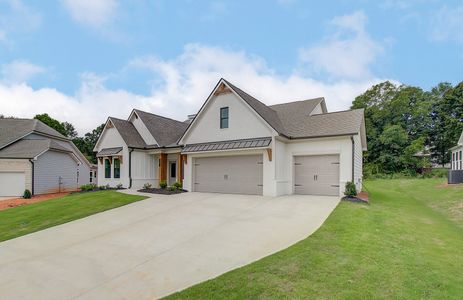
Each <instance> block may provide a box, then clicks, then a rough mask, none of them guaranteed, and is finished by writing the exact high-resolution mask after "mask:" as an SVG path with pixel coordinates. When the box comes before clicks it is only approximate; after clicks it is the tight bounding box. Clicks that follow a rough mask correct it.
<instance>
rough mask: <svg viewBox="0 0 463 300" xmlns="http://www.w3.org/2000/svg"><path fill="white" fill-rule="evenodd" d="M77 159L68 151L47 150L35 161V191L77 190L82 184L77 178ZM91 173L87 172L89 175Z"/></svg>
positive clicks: (41, 192)
mask: <svg viewBox="0 0 463 300" xmlns="http://www.w3.org/2000/svg"><path fill="white" fill-rule="evenodd" d="M77 167H78V163H77V161H76V160H75V159H74V158H73V157H72V156H71V155H70V154H68V153H62V152H55V151H47V152H45V153H44V154H42V155H40V156H39V157H38V159H37V161H36V162H35V163H34V178H35V182H34V193H35V194H48V193H58V192H68V191H75V190H77V189H78V187H79V186H80V184H79V182H78V180H77V172H78V168H77ZM88 175H89V174H85V176H86V177H88Z"/></svg>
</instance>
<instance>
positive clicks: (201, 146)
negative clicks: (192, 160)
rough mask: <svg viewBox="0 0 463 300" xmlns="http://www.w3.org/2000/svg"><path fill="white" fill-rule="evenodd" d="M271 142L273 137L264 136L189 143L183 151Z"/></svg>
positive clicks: (246, 147)
mask: <svg viewBox="0 0 463 300" xmlns="http://www.w3.org/2000/svg"><path fill="white" fill-rule="evenodd" d="M271 142H272V138H271V137H263V138H253V139H242V140H231V141H221V142H210V143H198V144H189V145H185V147H184V148H183V150H182V153H187V152H188V153H189V152H201V151H220V150H233V149H252V148H261V147H268V146H269V145H270V143H271Z"/></svg>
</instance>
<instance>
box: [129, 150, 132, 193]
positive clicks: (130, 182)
mask: <svg viewBox="0 0 463 300" xmlns="http://www.w3.org/2000/svg"><path fill="white" fill-rule="evenodd" d="M132 152H133V148H129V189H131V188H132Z"/></svg>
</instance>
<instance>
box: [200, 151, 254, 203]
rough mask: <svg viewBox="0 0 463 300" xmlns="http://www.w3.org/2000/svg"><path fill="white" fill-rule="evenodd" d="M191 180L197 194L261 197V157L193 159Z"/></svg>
mask: <svg viewBox="0 0 463 300" xmlns="http://www.w3.org/2000/svg"><path fill="white" fill-rule="evenodd" d="M193 180H194V190H195V191H196V192H212V193H226V194H250V195H262V186H263V165H262V155H237V156H219V157H201V158H196V159H195V162H194V179H193Z"/></svg>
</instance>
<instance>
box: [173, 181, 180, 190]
mask: <svg viewBox="0 0 463 300" xmlns="http://www.w3.org/2000/svg"><path fill="white" fill-rule="evenodd" d="M172 187H173V188H175V189H176V190H180V189H181V188H182V183H181V182H179V181H177V182H175V183H174V184H173V185H172Z"/></svg>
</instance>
